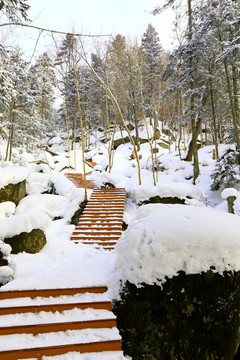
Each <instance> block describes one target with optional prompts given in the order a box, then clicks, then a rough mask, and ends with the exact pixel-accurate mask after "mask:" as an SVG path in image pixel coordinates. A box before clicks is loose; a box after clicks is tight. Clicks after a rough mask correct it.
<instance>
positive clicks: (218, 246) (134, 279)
mask: <svg viewBox="0 0 240 360" xmlns="http://www.w3.org/2000/svg"><path fill="white" fill-rule="evenodd" d="M239 233H240V218H239V217H238V216H235V215H232V214H228V213H224V212H220V211H216V210H213V209H211V208H200V207H195V206H186V205H170V204H169V205H164V204H149V205H144V206H142V207H140V208H139V209H138V210H137V212H136V216H135V218H134V219H133V220H132V221H131V223H130V225H129V227H128V229H127V230H126V231H125V233H124V234H123V235H122V237H121V238H120V240H119V241H118V244H117V246H116V253H117V262H116V273H115V275H114V277H113V279H112V281H118V282H119V281H122V282H123V283H124V282H125V281H126V280H128V281H130V282H131V283H133V284H135V285H137V286H140V284H142V283H146V284H151V285H152V284H161V283H163V282H164V281H165V279H166V277H168V278H172V277H173V276H177V275H178V272H179V271H184V272H185V273H186V274H196V273H201V272H202V271H203V272H206V271H207V270H209V269H210V268H211V267H214V268H215V270H216V271H217V272H219V273H222V272H223V271H225V270H235V271H239V270H240V238H239Z"/></svg>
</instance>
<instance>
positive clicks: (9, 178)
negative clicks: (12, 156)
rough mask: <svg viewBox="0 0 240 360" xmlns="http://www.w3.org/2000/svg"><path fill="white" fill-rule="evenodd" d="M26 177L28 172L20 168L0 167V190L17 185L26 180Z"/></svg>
mask: <svg viewBox="0 0 240 360" xmlns="http://www.w3.org/2000/svg"><path fill="white" fill-rule="evenodd" d="M28 176H29V170H28V169H27V168H25V167H22V166H4V167H0V189H1V188H3V187H5V186H6V185H8V184H17V183H19V182H21V181H23V180H26V179H27V177H28Z"/></svg>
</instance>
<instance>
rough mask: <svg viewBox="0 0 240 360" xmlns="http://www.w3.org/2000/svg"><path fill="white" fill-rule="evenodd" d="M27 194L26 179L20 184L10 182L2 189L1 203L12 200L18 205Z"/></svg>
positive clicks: (0, 192) (0, 191) (0, 194)
mask: <svg viewBox="0 0 240 360" xmlns="http://www.w3.org/2000/svg"><path fill="white" fill-rule="evenodd" d="M25 196H26V180H23V181H21V182H20V183H18V184H8V185H6V186H5V187H4V188H2V189H0V203H2V202H4V201H12V202H14V203H15V204H16V205H18V203H19V202H20V200H22V199H23V198H24V197H25Z"/></svg>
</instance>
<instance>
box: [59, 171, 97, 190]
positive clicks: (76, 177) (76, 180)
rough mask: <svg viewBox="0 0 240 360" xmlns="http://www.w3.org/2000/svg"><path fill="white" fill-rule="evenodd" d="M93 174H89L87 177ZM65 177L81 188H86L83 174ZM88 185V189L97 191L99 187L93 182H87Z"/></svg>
mask: <svg viewBox="0 0 240 360" xmlns="http://www.w3.org/2000/svg"><path fill="white" fill-rule="evenodd" d="M89 174H91V172H90V173H88V174H87V175H89ZM65 176H66V177H67V178H68V179H69V180H71V181H72V183H73V184H74V185H75V186H76V187H79V188H84V187H85V184H84V177H83V174H80V173H66V174H65ZM86 185H87V188H88V189H95V188H96V187H97V186H96V185H95V184H94V183H93V182H92V181H91V180H86Z"/></svg>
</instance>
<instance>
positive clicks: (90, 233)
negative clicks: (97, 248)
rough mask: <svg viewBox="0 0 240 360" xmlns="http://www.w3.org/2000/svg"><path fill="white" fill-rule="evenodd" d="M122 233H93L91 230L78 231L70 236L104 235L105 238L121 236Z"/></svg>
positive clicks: (107, 231)
mask: <svg viewBox="0 0 240 360" xmlns="http://www.w3.org/2000/svg"><path fill="white" fill-rule="evenodd" d="M121 234H122V232H121V231H114V230H113V231H109V230H106V231H98V230H97V231H96V230H95V231H93V230H90V229H88V230H87V231H83V230H81V229H80V230H79V231H74V232H73V233H72V236H74V235H77V236H80V235H84V236H85V235H87V236H94V237H95V236H101V235H106V236H112V235H118V236H121Z"/></svg>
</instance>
